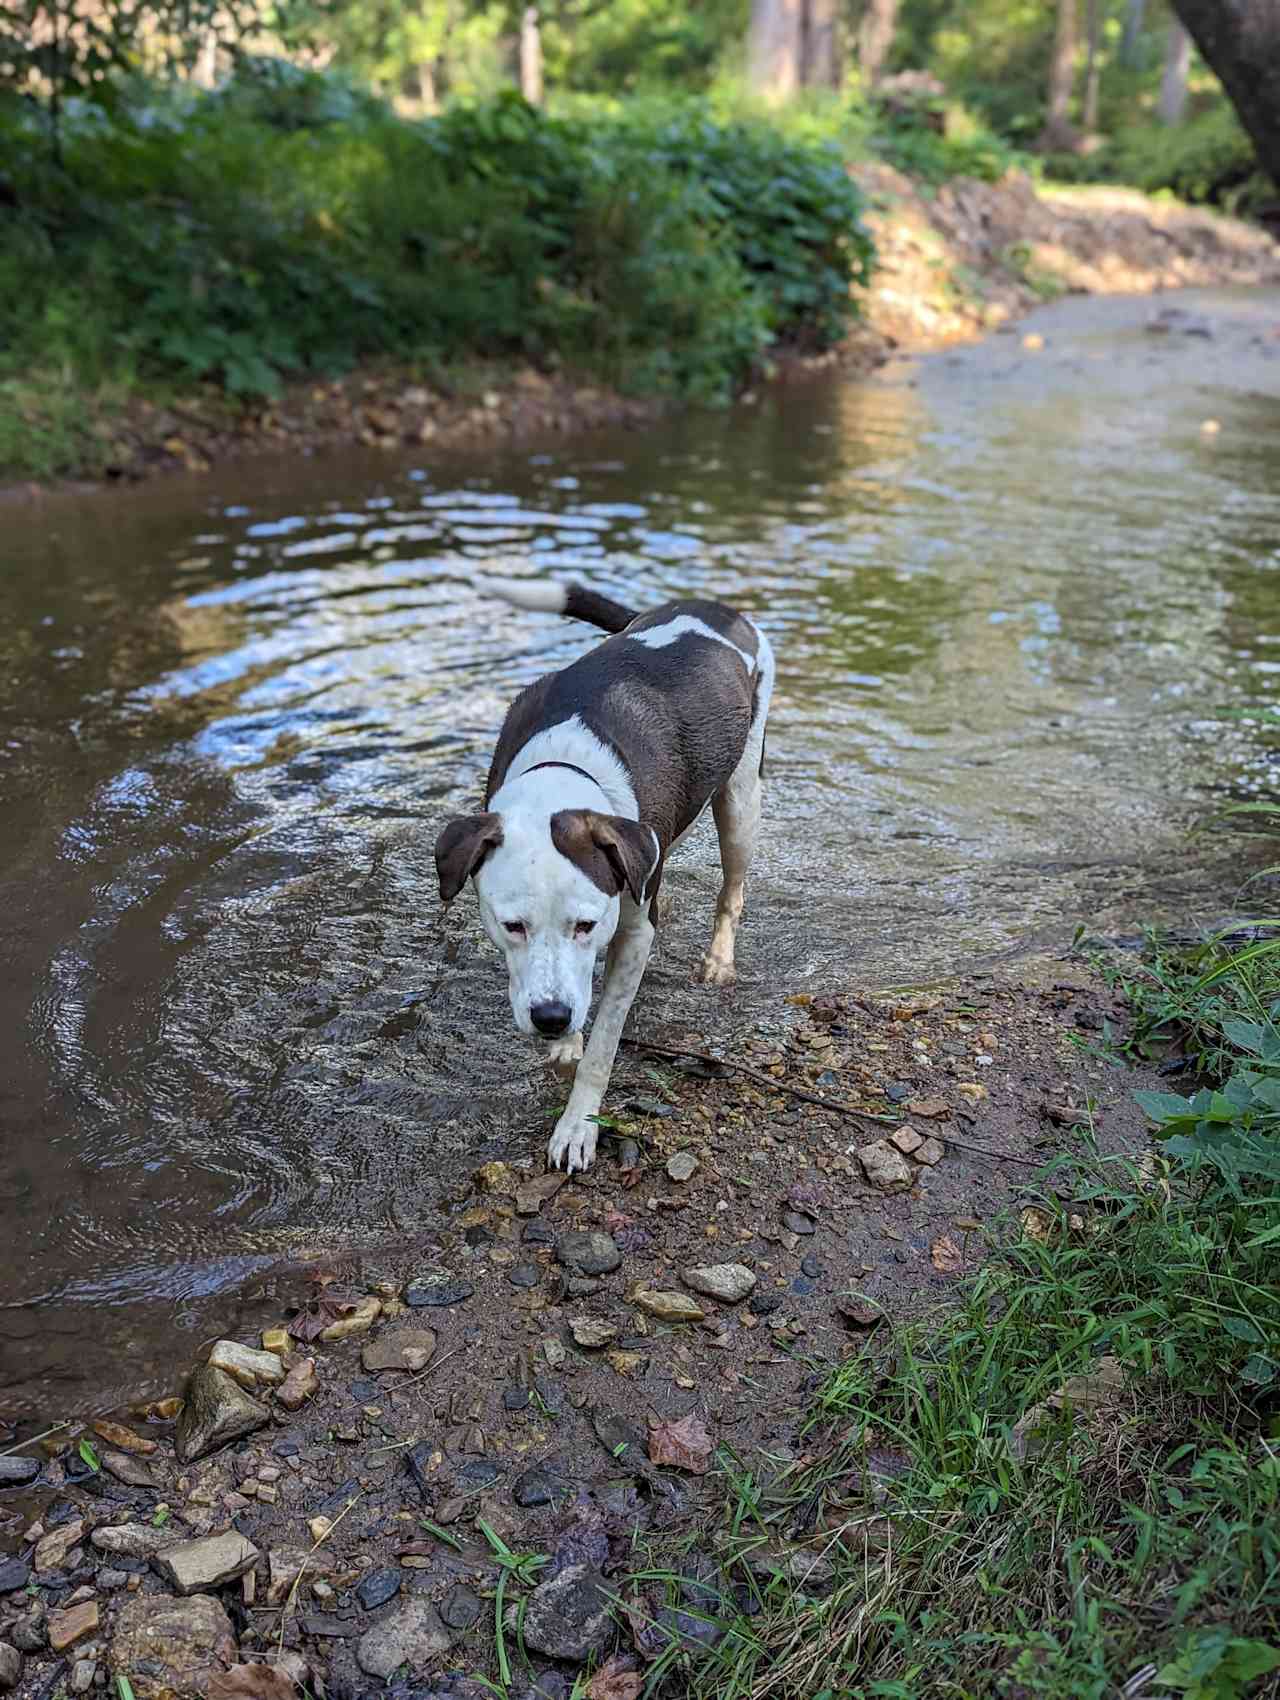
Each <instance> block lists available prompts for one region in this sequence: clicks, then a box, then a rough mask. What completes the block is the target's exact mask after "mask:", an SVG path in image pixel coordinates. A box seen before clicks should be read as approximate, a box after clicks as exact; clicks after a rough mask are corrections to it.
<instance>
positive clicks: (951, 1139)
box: [622, 1039, 1048, 1169]
mask: <svg viewBox="0 0 1280 1700" xmlns="http://www.w3.org/2000/svg"><path fill="white" fill-rule="evenodd" d="M622 1043H623V1044H624V1045H630V1046H631V1047H632V1048H633V1049H634V1050H637V1051H652V1052H653V1054H654V1055H655V1056H659V1057H693V1058H694V1059H695V1060H696V1061H698V1062H704V1063H710V1064H711V1066H712V1067H713V1068H731V1069H734V1070H736V1072H737V1073H738V1074H745V1075H746V1077H747V1079H748V1080H754V1081H755V1082H756V1083H757V1084H758V1085H760V1086H765V1087H768V1089H769V1090H770V1091H773V1092H789V1093H790V1094H791V1096H792V1097H793V1098H800V1099H802V1100H803V1101H804V1102H805V1103H806V1104H816V1105H817V1106H818V1108H819V1109H820V1110H835V1111H837V1112H838V1113H839V1114H840V1115H842V1116H852V1117H853V1118H854V1120H855V1121H860V1122H875V1123H877V1124H878V1125H879V1126H880V1127H901V1126H902V1122H901V1119H900V1118H899V1117H898V1116H875V1115H872V1114H871V1112H870V1110H855V1109H854V1107H853V1105H852V1104H845V1103H843V1102H842V1101H841V1100H840V1099H839V1098H820V1097H819V1096H818V1094H817V1093H816V1092H806V1091H805V1089H804V1087H803V1086H791V1085H789V1084H788V1082H787V1081H785V1080H779V1079H777V1078H776V1077H775V1076H774V1075H771V1074H761V1073H760V1071H759V1069H755V1068H751V1067H750V1066H749V1065H748V1064H747V1063H741V1062H735V1061H734V1059H733V1058H732V1057H713V1056H712V1055H711V1054H710V1052H709V1051H694V1050H690V1049H689V1047H688V1046H687V1045H655V1044H654V1043H653V1041H652V1040H651V1039H623V1041H622ZM938 1137H939V1138H940V1139H942V1140H944V1141H945V1142H946V1143H947V1144H948V1145H954V1146H955V1147H956V1149H957V1150H958V1151H970V1152H972V1153H974V1155H976V1156H978V1157H994V1158H995V1159H996V1161H997V1162H1001V1163H1025V1164H1026V1165H1027V1166H1028V1168H1032V1169H1038V1168H1040V1167H1041V1166H1042V1165H1043V1164H1044V1163H1045V1162H1047V1161H1048V1159H1047V1158H1042V1157H1020V1156H1018V1155H1017V1153H1016V1152H1013V1151H994V1150H992V1148H991V1147H990V1146H989V1145H973V1144H971V1143H969V1142H967V1141H966V1140H963V1139H957V1138H956V1137H955V1135H954V1134H953V1133H950V1132H947V1133H943V1134H939V1135H938Z"/></svg>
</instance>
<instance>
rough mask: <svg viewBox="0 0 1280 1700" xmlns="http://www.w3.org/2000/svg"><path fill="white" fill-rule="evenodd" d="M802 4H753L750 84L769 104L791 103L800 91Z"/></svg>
mask: <svg viewBox="0 0 1280 1700" xmlns="http://www.w3.org/2000/svg"><path fill="white" fill-rule="evenodd" d="M803 22H804V5H803V0H751V30H750V34H749V35H748V37H747V82H748V84H749V86H750V88H751V90H752V92H753V93H754V94H757V95H760V96H762V98H763V99H765V100H768V101H775V102H776V101H783V100H789V99H790V97H791V96H792V95H793V94H794V93H795V92H796V90H797V89H798V88H799V87H800V73H801V63H802V52H803V27H802V26H803Z"/></svg>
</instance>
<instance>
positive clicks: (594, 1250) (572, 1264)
mask: <svg viewBox="0 0 1280 1700" xmlns="http://www.w3.org/2000/svg"><path fill="white" fill-rule="evenodd" d="M556 1258H557V1260H558V1261H559V1262H560V1263H563V1264H564V1265H565V1267H566V1268H568V1269H576V1270H578V1271H579V1273H580V1274H583V1275H609V1274H611V1273H612V1272H613V1270H615V1269H617V1268H618V1266H619V1265H620V1264H621V1262H622V1253H621V1252H620V1251H619V1250H618V1247H617V1245H616V1244H615V1242H614V1240H613V1238H612V1236H611V1235H609V1234H577V1233H574V1234H561V1236H560V1238H559V1239H558V1240H557V1241H556Z"/></svg>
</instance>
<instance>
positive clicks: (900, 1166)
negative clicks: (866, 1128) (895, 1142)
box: [858, 1139, 916, 1192]
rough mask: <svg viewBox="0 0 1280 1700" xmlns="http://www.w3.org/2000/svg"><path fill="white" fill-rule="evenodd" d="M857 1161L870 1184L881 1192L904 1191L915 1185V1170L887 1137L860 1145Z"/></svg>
mask: <svg viewBox="0 0 1280 1700" xmlns="http://www.w3.org/2000/svg"><path fill="white" fill-rule="evenodd" d="M858 1161H859V1162H860V1163H861V1164H862V1170H863V1173H864V1174H865V1175H866V1177H867V1179H868V1180H869V1181H870V1182H871V1184H872V1186H878V1187H879V1188H880V1190H881V1192H905V1191H906V1189H907V1188H908V1187H909V1186H914V1185H915V1178H916V1172H915V1170H914V1169H913V1168H912V1166H911V1164H910V1163H908V1162H907V1159H906V1158H905V1157H904V1156H903V1155H902V1153H901V1151H899V1150H897V1149H896V1148H895V1147H894V1146H892V1145H890V1143H889V1141H888V1140H887V1139H877V1140H874V1141H873V1142H872V1143H871V1144H870V1145H864V1146H862V1147H861V1149H860V1150H859V1152H858Z"/></svg>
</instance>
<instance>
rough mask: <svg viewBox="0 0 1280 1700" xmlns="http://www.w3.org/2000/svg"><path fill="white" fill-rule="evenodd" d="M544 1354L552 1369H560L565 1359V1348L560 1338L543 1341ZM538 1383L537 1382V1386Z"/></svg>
mask: <svg viewBox="0 0 1280 1700" xmlns="http://www.w3.org/2000/svg"><path fill="white" fill-rule="evenodd" d="M542 1355H543V1357H544V1358H545V1359H546V1360H547V1363H548V1364H549V1365H550V1366H551V1368H552V1369H559V1367H560V1365H561V1364H562V1363H563V1362H564V1360H565V1350H564V1347H563V1346H562V1345H561V1344H560V1342H559V1340H556V1339H550V1338H549V1339H546V1340H544V1341H543V1342H542ZM536 1385H537V1384H536V1383H535V1386H536Z"/></svg>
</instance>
